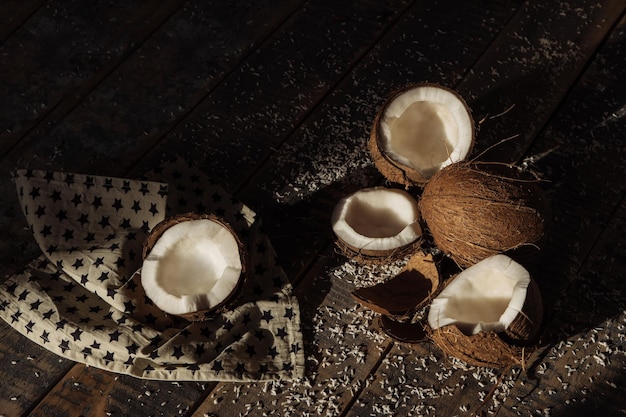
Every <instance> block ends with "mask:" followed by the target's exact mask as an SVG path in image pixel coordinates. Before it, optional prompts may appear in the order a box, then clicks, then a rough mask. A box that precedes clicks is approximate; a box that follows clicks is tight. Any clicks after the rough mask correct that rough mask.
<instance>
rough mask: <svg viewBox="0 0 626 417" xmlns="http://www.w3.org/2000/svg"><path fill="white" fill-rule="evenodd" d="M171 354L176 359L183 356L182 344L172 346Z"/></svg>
mask: <svg viewBox="0 0 626 417" xmlns="http://www.w3.org/2000/svg"><path fill="white" fill-rule="evenodd" d="M172 356H173V357H175V358H176V359H180V358H181V357H183V356H185V354H184V353H183V348H182V346H174V352H172Z"/></svg>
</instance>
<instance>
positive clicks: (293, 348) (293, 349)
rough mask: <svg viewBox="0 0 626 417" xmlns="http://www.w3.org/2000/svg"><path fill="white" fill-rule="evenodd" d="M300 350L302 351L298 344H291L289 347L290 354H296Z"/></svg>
mask: <svg viewBox="0 0 626 417" xmlns="http://www.w3.org/2000/svg"><path fill="white" fill-rule="evenodd" d="M300 350H302V348H301V347H300V343H293V344H292V345H291V353H298V352H299V351H300Z"/></svg>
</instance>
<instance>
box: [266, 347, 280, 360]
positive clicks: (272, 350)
mask: <svg viewBox="0 0 626 417" xmlns="http://www.w3.org/2000/svg"><path fill="white" fill-rule="evenodd" d="M267 354H268V355H270V356H271V357H272V359H276V356H278V350H276V346H272V347H271V348H269V351H268V352H267Z"/></svg>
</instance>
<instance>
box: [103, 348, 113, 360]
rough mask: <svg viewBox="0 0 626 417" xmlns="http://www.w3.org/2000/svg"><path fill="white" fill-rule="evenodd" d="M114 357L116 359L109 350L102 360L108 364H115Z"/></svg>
mask: <svg viewBox="0 0 626 417" xmlns="http://www.w3.org/2000/svg"><path fill="white" fill-rule="evenodd" d="M113 357H114V355H113V352H109V351H108V350H107V353H106V355H104V357H103V358H102V359H104V360H105V361H107V362H113V360H114V359H113Z"/></svg>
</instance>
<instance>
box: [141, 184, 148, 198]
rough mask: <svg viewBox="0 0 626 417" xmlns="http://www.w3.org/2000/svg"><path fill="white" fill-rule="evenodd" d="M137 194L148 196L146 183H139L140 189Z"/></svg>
mask: <svg viewBox="0 0 626 417" xmlns="http://www.w3.org/2000/svg"><path fill="white" fill-rule="evenodd" d="M139 192H140V193H141V194H142V195H143V196H145V195H146V194H148V193H149V192H150V190H149V189H148V183H146V182H142V183H141V188H139Z"/></svg>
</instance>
